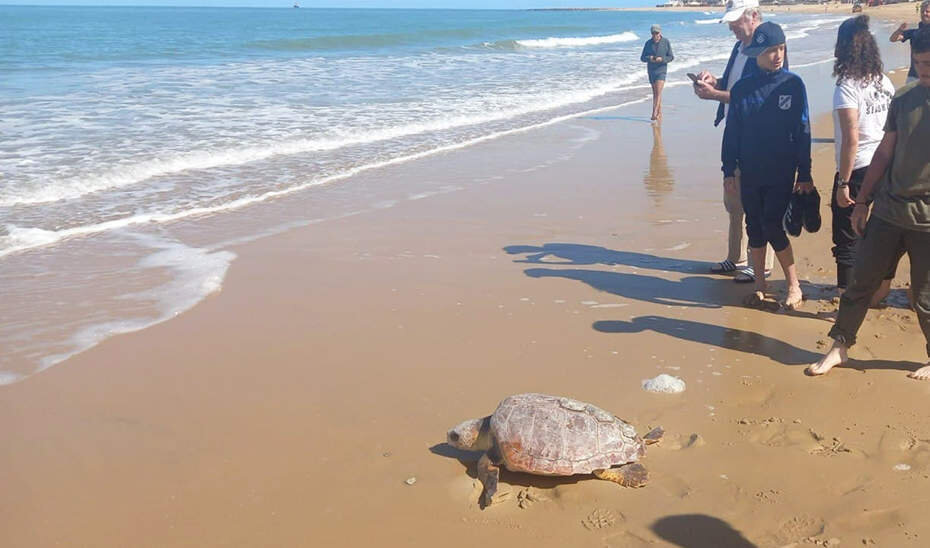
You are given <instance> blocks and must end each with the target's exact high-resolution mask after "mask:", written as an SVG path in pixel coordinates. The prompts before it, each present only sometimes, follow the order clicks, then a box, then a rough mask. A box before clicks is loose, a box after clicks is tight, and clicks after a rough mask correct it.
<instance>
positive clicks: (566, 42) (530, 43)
mask: <svg viewBox="0 0 930 548" xmlns="http://www.w3.org/2000/svg"><path fill="white" fill-rule="evenodd" d="M638 39H639V36H637V35H636V34H635V33H632V32H629V31H627V32H621V33H620V34H611V35H608V36H585V37H578V38H573V37H564V38H557V37H552V38H543V39H539V40H516V41H515V43H516V44H517V45H519V46H523V47H525V48H577V47H584V46H600V45H603V44H617V43H621V42H632V41H633V40H638Z"/></svg>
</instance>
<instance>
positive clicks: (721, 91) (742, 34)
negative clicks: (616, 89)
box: [694, 0, 788, 283]
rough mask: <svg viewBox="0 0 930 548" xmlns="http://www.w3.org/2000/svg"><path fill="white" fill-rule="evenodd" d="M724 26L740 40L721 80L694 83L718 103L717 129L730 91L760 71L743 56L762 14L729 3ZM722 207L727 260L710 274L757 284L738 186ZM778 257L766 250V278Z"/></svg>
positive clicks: (745, 2)
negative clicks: (726, 219)
mask: <svg viewBox="0 0 930 548" xmlns="http://www.w3.org/2000/svg"><path fill="white" fill-rule="evenodd" d="M720 22H721V23H727V24H728V25H729V27H730V30H731V31H732V32H733V34H734V35H735V36H736V38H737V40H738V41H737V42H736V44H734V45H733V51H731V52H730V59H729V60H728V61H727V66H726V69H725V70H724V71H723V76H721V77H720V78H716V77H714V76H713V75H712V74H711V73H710V72H708V71H706V70H705V71H701V73H700V74H698V77H697V81H695V83H694V93H695V94H696V95H697V96H698V97H700V98H701V99H707V100H710V101H718V102H719V103H720V104H719V105H718V106H717V117H716V119H715V120H714V125H715V126H716V125H718V124H720V122H721V120H724V119H725V118H726V114H727V105H728V104H729V102H730V90H731V89H733V85H734V84H736V82H737V81H738V80H740V79H742V78H745V77H746V76H751V75H753V74H755V73H757V72H758V71H759V67H758V66H757V65H756V60H755V59H754V58H750V57H748V56H747V55H746V54H744V53H743V49H744V48H746V47H748V46H749V45H750V42H751V41H752V33H753V32H755V30H756V27H758V26H759V25H760V24H761V23H762V11H761V10H760V9H759V2H758V0H728V1H727V4H726V12H725V13H724V14H723V18H722V19H720ZM785 68H786V69H787V68H788V59H787V57H786V58H785ZM723 206H724V208H726V210H727V213H728V214H729V216H730V229H729V238H728V249H727V258H726V259H724V260H723V261H720V262H719V263H716V264H714V265H713V266H712V267H711V269H710V271H711V272H713V273H715V274H728V273H736V277H735V278H734V281H736V282H741V283H751V282H754V281H755V276H756V273H755V271H754V270H753V268H752V266H751V265H749V264H748V255H747V249H746V247H745V246H744V245H743V235H744V234H745V231H746V228H745V226H744V225H743V216H744V213H743V206H742V199H741V198H740V193H739V185H738V184H737V185H736V186H735V189H730V190H728V189H726V188H724V191H723ZM774 258H775V254H774V252H770V250H769V249H768V248H767V249H766V253H765V276H768V275H769V274H771V272H772V264H773V262H774Z"/></svg>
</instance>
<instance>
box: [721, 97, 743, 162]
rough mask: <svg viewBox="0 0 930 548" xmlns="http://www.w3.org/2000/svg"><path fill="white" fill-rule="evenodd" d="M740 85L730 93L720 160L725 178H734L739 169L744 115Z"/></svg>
mask: <svg viewBox="0 0 930 548" xmlns="http://www.w3.org/2000/svg"><path fill="white" fill-rule="evenodd" d="M741 89H742V88H740V86H739V83H737V85H735V86H734V87H733V90H732V91H730V108H729V109H728V110H727V122H726V124H727V125H726V127H725V128H724V130H723V146H722V150H721V151H720V160H721V162H722V163H723V168H722V169H723V176H724V177H733V176H735V175H736V168H737V167H739V152H740V150H739V145H740V140H741V139H742V134H741V133H742V125H743V121H742V114H741V113H740V109H739V102H740V97H741V93H740V90H741Z"/></svg>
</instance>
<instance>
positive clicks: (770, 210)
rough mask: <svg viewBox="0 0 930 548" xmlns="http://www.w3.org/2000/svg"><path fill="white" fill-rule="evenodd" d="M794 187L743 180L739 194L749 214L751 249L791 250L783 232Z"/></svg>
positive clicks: (767, 181) (791, 183)
mask: <svg viewBox="0 0 930 548" xmlns="http://www.w3.org/2000/svg"><path fill="white" fill-rule="evenodd" d="M793 191H794V183H793V182H792V181H791V180H790V179H786V180H784V181H770V180H764V181H762V180H755V178H753V177H747V176H746V175H745V174H743V176H742V177H740V194H741V198H742V201H743V211H745V212H746V235H747V236H749V247H755V248H759V247H765V244H767V243H768V244H771V245H772V249H774V250H775V251H781V250H782V249H785V248H786V247H788V235H787V234H785V230H784V228H782V218H784V216H785V210H787V209H788V202H789V201H791V194H792V192H793Z"/></svg>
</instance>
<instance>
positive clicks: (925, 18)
mask: <svg viewBox="0 0 930 548" xmlns="http://www.w3.org/2000/svg"><path fill="white" fill-rule="evenodd" d="M918 13H919V14H920V23H917V28H916V29H909V28H907V23H901V26H900V27H898V28H897V29H896V30H895V31H894V32H892V33H891V36H889V37H888V40H890V41H891V42H907V41H908V40H911V39H912V38H913V37H914V35H915V34H917V31H918V30H920V29H922V28H924V27H927V26H930V0H924V1H923V2H921V3H920V6H919V8H918ZM911 51H912V56H911V70H909V71H908V72H907V82H906V83H908V84H910V83H911V82H916V81H917V71H916V70H915V69H914V58H913V48H912V50H911Z"/></svg>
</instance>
